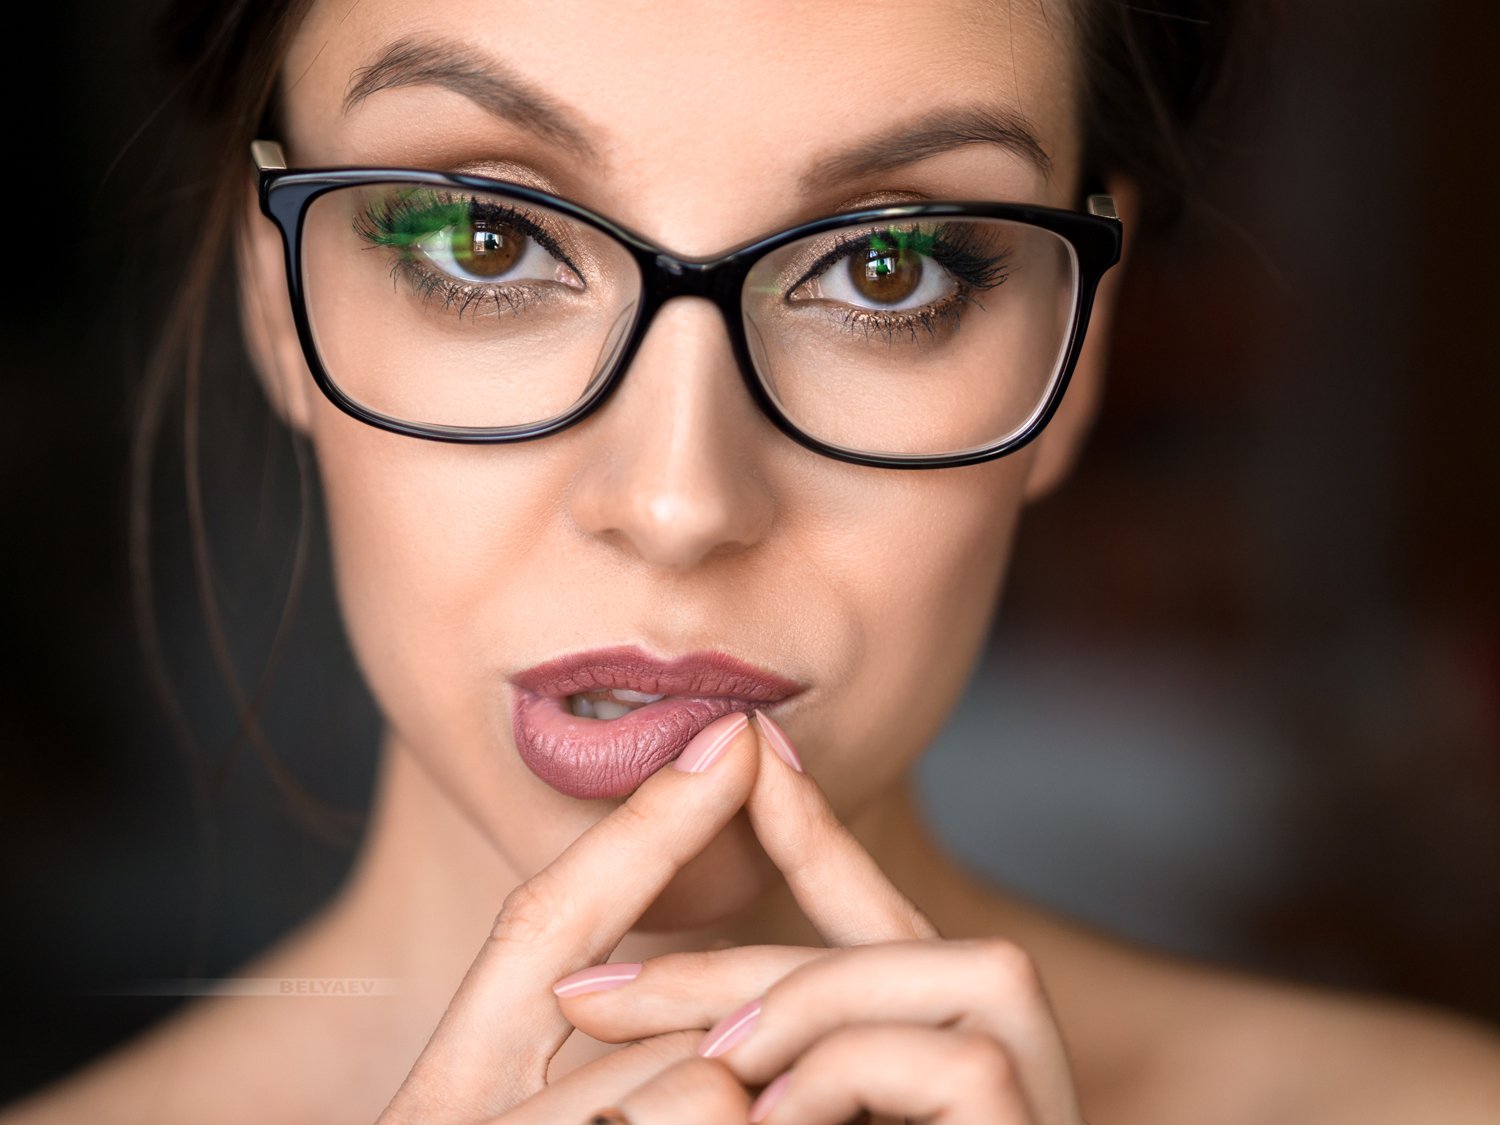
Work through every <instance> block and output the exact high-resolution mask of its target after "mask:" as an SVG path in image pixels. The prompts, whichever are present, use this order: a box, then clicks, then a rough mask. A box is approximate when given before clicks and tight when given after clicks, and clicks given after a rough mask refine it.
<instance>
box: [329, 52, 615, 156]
mask: <svg viewBox="0 0 1500 1125" xmlns="http://www.w3.org/2000/svg"><path fill="white" fill-rule="evenodd" d="M421 85H431V86H442V87H445V88H446V89H449V90H452V91H454V92H455V93H458V94H462V95H463V96H464V97H466V98H468V99H469V100H470V101H472V102H474V103H475V104H476V105H478V106H479V107H480V108H481V109H483V110H485V111H486V112H488V113H490V114H493V115H494V116H495V117H499V118H503V119H504V120H506V121H513V122H515V123H516V124H517V125H522V126H524V127H526V128H528V129H530V130H531V131H532V132H533V133H535V134H537V135H538V136H540V137H543V138H545V139H547V140H549V141H553V142H555V143H557V144H560V145H563V146H565V147H566V148H569V149H572V150H573V151H574V152H575V153H576V154H577V155H579V156H584V157H593V156H594V155H595V153H594V146H593V145H592V144H590V143H589V139H588V135H587V133H586V132H585V130H584V128H583V126H582V124H581V123H579V122H578V121H577V120H576V119H575V118H574V117H573V116H572V115H571V114H569V113H568V111H567V110H566V109H564V108H563V107H562V106H560V105H559V104H558V103H557V102H555V101H554V100H553V99H551V98H550V97H548V96H547V95H546V94H544V93H543V92H542V91H540V90H538V89H537V88H536V87H535V86H533V85H532V84H531V83H529V82H527V81H526V80H525V79H524V78H522V77H521V76H520V75H518V74H516V73H515V72H513V71H511V70H510V69H509V68H507V67H505V66H504V65H502V64H501V63H500V62H499V60H497V59H493V58H486V57H484V56H481V55H479V54H476V53H475V52H474V51H472V50H470V49H469V48H468V47H465V46H463V45H462V44H459V43H454V42H451V41H447V40H420V39H398V40H396V41H395V42H394V43H391V44H390V45H389V46H387V47H386V49H385V50H384V51H382V52H381V53H380V57H379V58H377V59H376V60H375V61H374V62H372V63H371V64H370V65H369V66H365V67H361V68H360V69H358V70H356V71H355V72H354V73H353V74H352V75H350V77H349V86H348V89H347V90H346V91H345V92H344V105H343V112H344V113H346V114H347V113H349V112H350V111H351V110H353V109H354V107H355V106H357V105H359V103H360V102H362V101H364V100H365V99H366V98H368V97H369V96H370V95H371V94H374V93H377V92H379V91H380V90H390V89H394V88H395V87H398V86H421Z"/></svg>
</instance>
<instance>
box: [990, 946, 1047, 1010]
mask: <svg viewBox="0 0 1500 1125" xmlns="http://www.w3.org/2000/svg"><path fill="white" fill-rule="evenodd" d="M974 951H975V953H976V954H977V959H978V961H979V965H980V972H981V973H982V976H981V978H980V979H981V981H982V982H983V983H982V985H981V987H983V988H984V989H985V991H986V992H987V993H989V994H990V995H992V996H998V997H1001V998H1003V999H1006V1000H1022V1001H1031V1000H1034V999H1036V998H1037V997H1039V996H1040V995H1041V993H1042V976H1041V973H1040V971H1039V970H1038V969H1037V965H1036V961H1035V960H1033V959H1032V956H1031V954H1029V953H1027V952H1026V950H1024V949H1022V948H1021V947H1020V946H1019V945H1017V944H1016V943H1015V942H1013V941H1007V940H1005V939H1004V938H980V939H978V940H977V941H976V942H975V948H974Z"/></svg>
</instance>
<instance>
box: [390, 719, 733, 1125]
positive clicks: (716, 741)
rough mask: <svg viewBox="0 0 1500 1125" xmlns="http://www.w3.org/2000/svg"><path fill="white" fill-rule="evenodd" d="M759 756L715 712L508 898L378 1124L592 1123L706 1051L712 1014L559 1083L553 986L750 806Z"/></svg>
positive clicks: (625, 926) (559, 1028)
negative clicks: (695, 761) (705, 763)
mask: <svg viewBox="0 0 1500 1125" xmlns="http://www.w3.org/2000/svg"><path fill="white" fill-rule="evenodd" d="M705 747H713V748H717V750H718V751H719V753H717V754H716V755H715V756H714V764H713V765H712V767H711V768H708V769H705V770H704V771H703V772H700V773H690V772H685V771H684V769H683V768H681V767H682V765H684V764H687V763H689V762H691V760H692V758H693V756H694V755H695V754H696V753H697V752H698V751H701V750H702V749H704V748H705ZM760 761H761V754H760V753H759V747H758V743H757V740H756V738H755V735H754V733H753V730H752V728H751V727H750V725H749V723H748V721H747V719H746V716H745V715H744V714H742V713H738V712H737V713H735V714H734V715H726V716H724V717H723V718H721V719H718V720H717V721H715V722H714V723H711V724H710V725H709V726H708V727H707V728H706V729H705V730H704V731H703V732H702V733H701V734H700V735H699V736H698V737H697V738H696V739H694V741H693V742H692V743H690V744H689V746H688V748H687V749H686V750H685V751H684V752H683V754H682V755H681V756H680V757H679V758H678V759H677V760H676V761H674V762H673V763H672V765H674V766H678V768H675V769H674V768H663V769H660V770H658V771H657V772H656V773H654V774H653V775H652V776H651V777H649V778H647V779H646V781H645V782H643V783H642V784H641V785H640V787H639V788H637V789H636V791H635V792H634V793H632V794H631V795H630V797H629V799H627V800H626V801H625V802H624V803H623V804H621V805H620V806H619V807H618V808H617V809H615V810H614V811H612V812H611V813H610V814H609V815H608V816H607V817H605V818H604V819H603V820H601V821H599V822H598V823H597V824H595V825H593V826H592V827H590V828H589V829H588V831H586V832H585V833H584V834H583V835H581V836H580V837H578V839H577V840H575V841H573V843H572V844H570V845H569V846H568V847H567V849H565V850H564V851H563V853H562V854H561V855H559V856H558V857H557V858H556V859H555V860H553V862H552V863H551V864H550V865H549V866H547V867H546V868H544V869H543V870H542V871H540V872H538V873H537V874H536V875H534V876H532V878H530V879H528V880H527V881H526V882H525V883H522V884H521V885H520V886H518V887H517V888H516V889H515V890H514V891H512V892H511V893H510V894H509V895H507V896H506V899H505V902H504V904H503V905H502V906H501V908H500V912H499V914H498V915H497V917H496V918H495V923H494V926H493V928H492V930H491V933H490V936H489V938H488V939H487V940H486V941H485V944H484V947H483V948H482V949H481V950H480V951H479V955H478V957H476V958H475V959H474V963H473V964H472V965H470V967H469V970H468V972H467V973H466V974H465V975H464V979H463V981H462V983H460V985H459V987H458V991H457V992H456V993H455V994H454V996H453V999H452V1000H451V1001H450V1002H449V1004H448V1008H447V1011H445V1012H444V1014H443V1017H442V1019H441V1020H440V1021H439V1022H438V1025H437V1028H436V1029H435V1030H434V1031H433V1033H432V1037H431V1038H430V1039H429V1040H428V1043H427V1046H426V1047H424V1048H423V1050H422V1053H421V1054H420V1055H419V1056H418V1058H417V1061H416V1063H415V1064H414V1065H413V1066H412V1069H411V1072H410V1073H409V1074H408V1075H407V1077H406V1079H405V1081H404V1082H403V1083H402V1084H401V1087H400V1089H398V1090H397V1091H396V1094H395V1096H394V1097H393V1098H392V1099H391V1102H390V1104H389V1105H388V1106H387V1107H386V1109H385V1111H384V1112H383V1113H382V1114H381V1115H380V1118H379V1123H378V1125H408V1123H410V1125H417V1123H420V1125H475V1123H477V1122H480V1121H488V1120H491V1119H493V1118H495V1117H496V1116H497V1115H503V1116H501V1120H502V1121H504V1122H505V1125H541V1123H543V1122H546V1123H548V1125H552V1123H555V1122H559V1121H562V1122H567V1121H574V1120H578V1121H581V1120H583V1119H584V1118H585V1117H586V1116H587V1115H588V1113H589V1111H590V1110H592V1109H593V1108H594V1107H595V1106H598V1105H602V1104H606V1103H608V1102H610V1101H614V1100H616V1099H617V1098H619V1097H621V1096H623V1095H624V1094H625V1093H626V1092H627V1091H629V1090H631V1089H632V1088H634V1087H636V1086H638V1085H639V1084H641V1083H642V1082H644V1081H645V1080H646V1079H647V1078H649V1077H650V1076H651V1075H654V1074H656V1073H658V1072H659V1071H661V1070H662V1068H663V1067H664V1066H668V1065H670V1064H671V1063H673V1062H675V1061H677V1060H681V1059H691V1058H694V1057H696V1056H695V1054H694V1048H695V1047H696V1046H697V1043H698V1041H699V1040H700V1039H702V1037H703V1032H702V1029H703V1028H705V1027H707V1026H708V1021H705V1022H702V1023H698V1024H696V1025H695V1024H686V1025H684V1024H678V1025H676V1026H675V1027H673V1028H671V1029H666V1031H665V1033H664V1034H660V1035H656V1034H654V1033H653V1034H649V1035H647V1036H638V1037H636V1038H639V1039H641V1040H642V1041H641V1042H639V1043H633V1044H631V1045H630V1046H628V1047H623V1048H621V1049H620V1050H617V1051H614V1052H612V1053H611V1054H609V1055H607V1056H605V1057H604V1058H601V1059H596V1060H594V1061H593V1062H590V1063H588V1064H586V1065H584V1066H581V1067H579V1068H578V1069H576V1070H574V1071H572V1072H571V1073H569V1074H567V1075H566V1076H564V1077H563V1078H562V1079H560V1080H559V1081H557V1082H554V1083H551V1084H550V1085H549V1084H548V1082H547V1067H548V1064H549V1063H550V1061H551V1059H552V1056H553V1055H554V1054H556V1053H557V1050H558V1048H560V1047H561V1046H562V1044H563V1041H564V1040H566V1039H567V1037H568V1036H569V1034H571V1033H572V1030H573V1027H572V1025H571V1024H570V1023H569V1022H568V1021H567V1019H566V1018H564V1016H563V1014H562V1013H561V1012H560V1011H559V1010H558V999H557V997H556V996H555V995H554V994H553V992H552V987H551V986H552V983H553V982H554V981H556V980H557V979H558V978H559V977H561V976H563V975H564V974H567V973H571V972H572V971H573V970H575V969H578V968H581V967H582V966H585V965H590V964H592V963H594V962H596V961H599V960H601V959H602V958H604V957H606V956H608V955H609V953H610V952H611V951H612V950H613V949H614V947H615V946H616V945H617V944H618V943H619V942H620V940H621V938H623V937H624V936H625V934H626V933H627V932H628V931H629V930H630V928H631V926H633V925H634V924H635V922H636V920H637V919H638V918H639V917H640V916H641V914H643V913H644V912H645V910H646V908H647V907H648V906H650V904H651V903H652V902H653V901H654V900H655V899H656V898H657V896H658V895H659V894H660V893H661V891H662V890H663V888H665V887H666V885H667V884H668V883H669V882H671V880H672V878H673V876H675V875H676V874H677V872H678V870H679V869H680V868H682V867H683V866H684V865H685V864H686V863H687V862H688V861H689V860H691V859H692V858H693V857H694V856H696V855H697V854H698V853H699V852H701V851H702V850H703V849H704V848H705V847H707V845H708V844H709V842H710V841H711V840H712V839H713V838H714V837H715V836H717V835H718V833H719V832H720V831H721V830H722V829H723V828H724V826H725V825H726V824H727V823H728V822H729V820H730V819H731V818H732V817H733V816H734V814H735V813H736V812H738V811H739V809H740V808H742V807H743V806H744V805H745V802H746V798H747V797H748V795H749V793H750V790H751V787H752V786H753V784H754V782H755V778H756V775H757V772H758V770H759V768H760ZM683 1028H687V1030H683ZM741 1097H742V1098H745V1095H744V1093H743V1091H741ZM746 1102H747V1104H748V1099H746ZM740 1114H741V1117H743V1114H744V1107H743V1106H741V1109H740Z"/></svg>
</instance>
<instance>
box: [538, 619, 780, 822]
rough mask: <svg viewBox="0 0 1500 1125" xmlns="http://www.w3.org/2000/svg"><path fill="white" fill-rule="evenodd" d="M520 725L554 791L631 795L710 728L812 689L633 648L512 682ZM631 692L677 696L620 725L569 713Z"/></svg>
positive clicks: (724, 663)
mask: <svg viewBox="0 0 1500 1125" xmlns="http://www.w3.org/2000/svg"><path fill="white" fill-rule="evenodd" d="M510 682H511V684H512V685H513V686H514V687H515V688H516V692H515V697H514V701H513V702H514V706H513V707H512V716H513V719H512V727H513V730H514V734H515V742H516V749H517V751H518V752H519V753H520V755H521V759H522V760H523V761H524V762H525V763H526V765H527V767H528V768H529V769H530V770H531V771H532V773H534V774H536V775H537V776H538V777H539V778H541V779H542V780H543V781H545V782H546V783H547V784H548V785H550V786H552V788H554V789H556V790H557V791H558V792H560V793H565V794H567V795H568V796H570V797H577V798H581V799H585V800H591V799H600V798H609V797H623V796H626V795H627V794H629V793H630V792H632V791H633V790H634V789H635V788H636V787H637V786H639V785H640V783H641V782H643V781H644V780H646V778H648V777H650V776H651V774H653V773H655V772H656V771H657V770H658V769H660V768H661V767H662V766H664V765H666V763H667V762H669V761H671V760H672V759H673V758H675V757H676V756H677V755H678V754H680V753H682V750H683V747H685V746H686V745H687V744H688V742H690V741H691V740H692V738H693V736H694V735H696V734H697V733H698V732H699V731H700V730H702V729H703V728H704V727H706V726H708V724H709V723H711V722H713V721H714V720H715V719H717V718H719V717H720V716H721V715H725V714H728V713H729V712H731V711H750V710H753V709H754V708H756V707H758V706H767V705H770V704H773V703H777V702H780V701H781V700H784V699H788V698H790V697H791V696H793V695H795V694H797V693H798V692H800V691H802V690H803V685H802V684H799V683H797V682H796V681H794V680H790V679H787V678H785V677H783V676H778V675H777V674H775V673H774V672H770V671H767V670H765V669H762V668H757V667H755V666H754V665H751V664H747V663H745V662H744V661H742V660H737V659H735V658H734V657H732V656H729V655H727V654H725V653H720V652H711V651H703V652H694V653H688V654H687V655H685V656H681V657H678V658H677V659H675V660H672V661H665V662H664V661H660V660H656V659H654V658H653V657H651V656H649V655H648V654H646V653H645V652H643V651H642V650H641V649H639V648H636V647H635V646H633V645H622V646H618V647H615V648H607V649H596V650H593V651H591V652H583V653H576V654H573V655H571V656H566V657H562V658H560V659H557V660H550V661H547V662H546V663H543V664H538V665H536V666H534V667H532V668H528V669H526V670H525V671H523V672H519V673H517V674H516V675H514V676H512V677H511V680H510ZM611 688H622V689H626V690H629V691H638V692H644V693H646V694H650V695H665V696H667V698H665V699H661V700H658V701H657V702H655V703H647V704H646V705H644V706H642V707H639V708H637V709H635V710H633V711H631V712H630V713H629V714H626V715H622V716H621V717H620V718H618V719H609V720H603V719H588V718H582V717H579V716H576V715H573V714H572V713H570V712H569V711H568V710H567V707H566V699H567V697H568V696H570V695H575V694H579V693H582V692H589V691H608V690H609V689H611Z"/></svg>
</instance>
